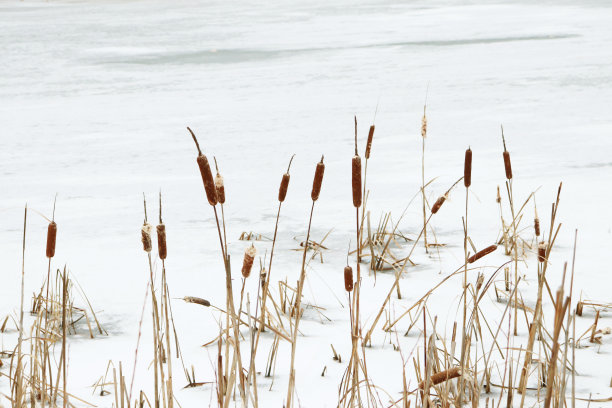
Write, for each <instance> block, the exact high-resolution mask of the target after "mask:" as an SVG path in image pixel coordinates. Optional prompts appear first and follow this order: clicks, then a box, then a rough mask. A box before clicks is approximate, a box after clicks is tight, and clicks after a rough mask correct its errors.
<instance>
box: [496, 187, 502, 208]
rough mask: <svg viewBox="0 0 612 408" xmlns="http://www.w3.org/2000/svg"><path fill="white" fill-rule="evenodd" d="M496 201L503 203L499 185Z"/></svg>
mask: <svg viewBox="0 0 612 408" xmlns="http://www.w3.org/2000/svg"><path fill="white" fill-rule="evenodd" d="M495 202H496V203H498V204H499V203H501V194H499V186H497V198H496V199H495Z"/></svg>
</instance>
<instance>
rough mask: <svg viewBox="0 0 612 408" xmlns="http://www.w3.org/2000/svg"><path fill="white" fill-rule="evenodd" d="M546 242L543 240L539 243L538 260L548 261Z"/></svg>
mask: <svg viewBox="0 0 612 408" xmlns="http://www.w3.org/2000/svg"><path fill="white" fill-rule="evenodd" d="M546 247H547V245H546V242H544V241H542V242H540V243H539V244H538V261H540V262H546Z"/></svg>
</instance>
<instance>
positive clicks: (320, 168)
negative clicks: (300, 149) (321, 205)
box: [310, 156, 325, 201]
mask: <svg viewBox="0 0 612 408" xmlns="http://www.w3.org/2000/svg"><path fill="white" fill-rule="evenodd" d="M323 173H325V164H324V163H323V156H321V161H320V162H319V163H317V168H316V170H315V175H314V180H313V181H312V192H311V193H310V198H312V201H317V200H318V199H319V194H321V184H323Z"/></svg>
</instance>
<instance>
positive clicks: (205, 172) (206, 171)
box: [198, 154, 218, 205]
mask: <svg viewBox="0 0 612 408" xmlns="http://www.w3.org/2000/svg"><path fill="white" fill-rule="evenodd" d="M198 167H199V168H200V174H201V175H202V182H204V190H205V191H206V198H207V199H208V203H209V204H210V205H217V202H218V199H217V189H216V187H215V180H214V179H213V175H212V171H210V164H209V163H208V159H207V158H206V156H204V155H203V154H200V155H199V156H198Z"/></svg>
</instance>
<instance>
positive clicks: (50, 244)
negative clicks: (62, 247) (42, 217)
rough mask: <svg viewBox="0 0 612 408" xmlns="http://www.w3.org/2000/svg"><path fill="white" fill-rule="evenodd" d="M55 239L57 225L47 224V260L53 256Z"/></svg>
mask: <svg viewBox="0 0 612 408" xmlns="http://www.w3.org/2000/svg"><path fill="white" fill-rule="evenodd" d="M56 239H57V224H56V223H55V221H51V222H50V223H49V227H47V258H53V257H54V256H55V240H56Z"/></svg>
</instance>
